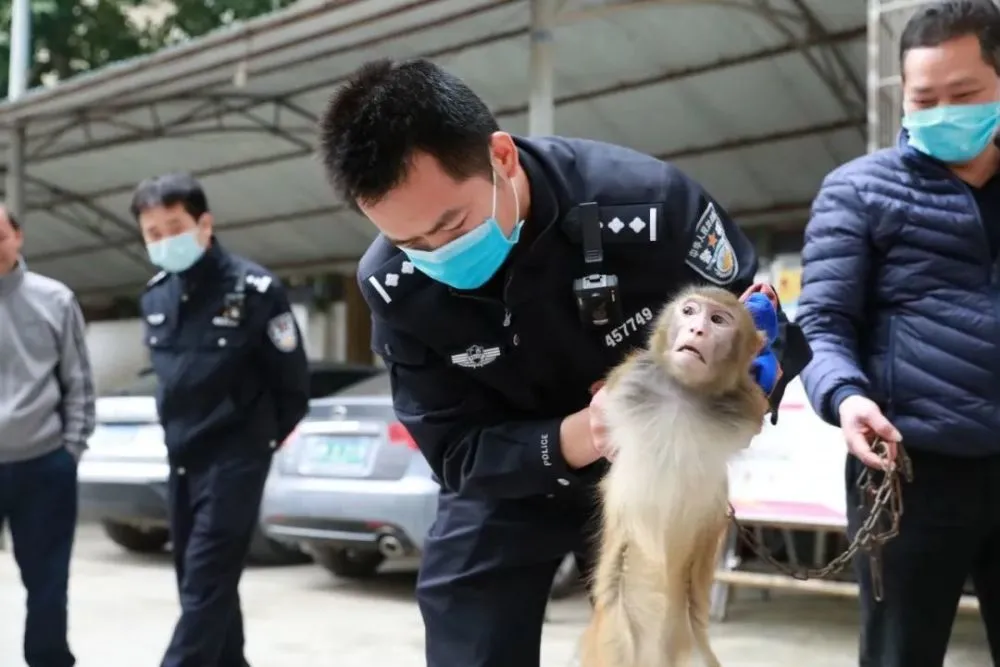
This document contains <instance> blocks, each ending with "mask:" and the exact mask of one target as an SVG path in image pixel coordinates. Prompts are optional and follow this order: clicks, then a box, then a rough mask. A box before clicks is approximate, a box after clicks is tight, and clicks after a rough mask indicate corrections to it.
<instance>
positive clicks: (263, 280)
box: [247, 273, 274, 294]
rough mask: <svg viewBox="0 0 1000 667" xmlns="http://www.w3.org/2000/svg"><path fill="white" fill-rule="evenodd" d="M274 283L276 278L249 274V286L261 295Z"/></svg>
mask: <svg viewBox="0 0 1000 667" xmlns="http://www.w3.org/2000/svg"><path fill="white" fill-rule="evenodd" d="M273 282H274V278H272V277H271V276H269V275H267V274H260V273H248V274H247V285H249V286H251V287H253V288H254V289H256V290H257V291H258V292H260V293H261V294H263V293H265V292H266V291H267V290H268V289H269V288H270V287H271V284H272V283H273Z"/></svg>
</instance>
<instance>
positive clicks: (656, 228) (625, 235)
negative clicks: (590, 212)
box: [562, 202, 664, 244]
mask: <svg viewBox="0 0 1000 667" xmlns="http://www.w3.org/2000/svg"><path fill="white" fill-rule="evenodd" d="M598 216H599V218H600V222H601V241H602V242H604V243H637V244H643V243H658V242H659V241H660V239H661V238H663V236H664V233H663V231H664V230H663V229H662V226H663V204H659V203H656V202H651V203H648V204H619V205H617V206H601V207H600V208H599V209H598ZM562 229H563V231H564V232H565V233H566V235H567V236H568V237H569V239H570V241H572V242H573V243H581V242H582V236H583V234H582V232H581V230H580V221H579V209H578V208H577V207H574V208H572V209H570V211H569V212H568V213H567V214H566V216H565V217H564V218H563V221H562Z"/></svg>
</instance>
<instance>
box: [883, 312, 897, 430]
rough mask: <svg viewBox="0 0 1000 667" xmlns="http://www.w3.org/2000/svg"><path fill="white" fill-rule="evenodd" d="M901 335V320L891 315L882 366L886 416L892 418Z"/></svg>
mask: <svg viewBox="0 0 1000 667" xmlns="http://www.w3.org/2000/svg"><path fill="white" fill-rule="evenodd" d="M898 337H899V320H898V319H897V317H896V316H895V315H890V316H889V339H888V341H887V343H886V349H885V362H884V363H883V368H882V393H883V394H885V410H884V412H885V416H886V419H892V417H893V408H894V405H895V400H896V339H897V338H898Z"/></svg>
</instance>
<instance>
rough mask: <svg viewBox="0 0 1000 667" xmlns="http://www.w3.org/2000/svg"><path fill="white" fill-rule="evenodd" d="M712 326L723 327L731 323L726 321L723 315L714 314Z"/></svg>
mask: <svg viewBox="0 0 1000 667" xmlns="http://www.w3.org/2000/svg"><path fill="white" fill-rule="evenodd" d="M712 324H718V325H720V326H721V325H725V324H729V321H728V320H726V318H725V316H724V315H723V314H722V313H713V314H712Z"/></svg>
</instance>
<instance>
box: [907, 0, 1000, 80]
mask: <svg viewBox="0 0 1000 667" xmlns="http://www.w3.org/2000/svg"><path fill="white" fill-rule="evenodd" d="M966 35H975V36H976V38H977V39H978V40H979V47H980V49H981V51H982V54H983V61H984V62H985V63H986V64H987V65H989V66H990V67H992V68H993V70H994V71H995V72H996V73H997V74H1000V9H998V8H997V6H996V5H995V4H994V3H993V1H992V0H944V1H942V2H935V3H933V4H929V5H927V6H924V7H921V8H920V9H918V10H917V12H916V13H915V14H914V15H913V16H911V17H910V20H909V21H907V22H906V26H905V27H904V28H903V34H902V35H901V36H900V38H899V67H900V71H902V68H903V59H904V58H905V57H906V53H907V52H908V51H910V50H911V49H917V48H922V47H933V46H938V45H939V44H942V43H944V42H947V41H950V40H952V39H957V38H959V37H965V36H966Z"/></svg>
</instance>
